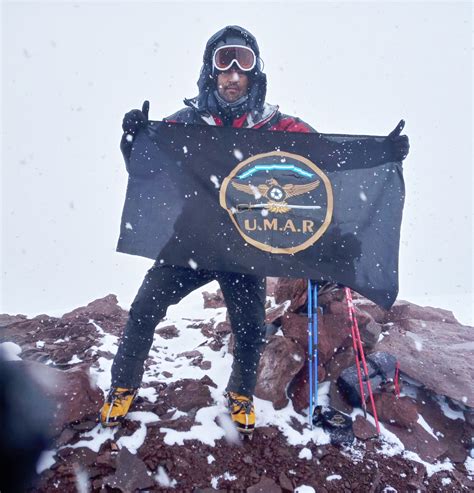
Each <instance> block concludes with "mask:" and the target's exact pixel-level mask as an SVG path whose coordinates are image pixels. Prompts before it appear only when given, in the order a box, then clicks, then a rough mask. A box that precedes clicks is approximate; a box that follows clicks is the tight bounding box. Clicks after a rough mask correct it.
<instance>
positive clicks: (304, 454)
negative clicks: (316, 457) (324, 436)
mask: <svg viewBox="0 0 474 493" xmlns="http://www.w3.org/2000/svg"><path fill="white" fill-rule="evenodd" d="M298 458H299V459H306V460H311V459H312V458H313V453H312V452H311V450H310V449H309V448H308V447H304V448H302V449H301V450H300V453H299V454H298Z"/></svg>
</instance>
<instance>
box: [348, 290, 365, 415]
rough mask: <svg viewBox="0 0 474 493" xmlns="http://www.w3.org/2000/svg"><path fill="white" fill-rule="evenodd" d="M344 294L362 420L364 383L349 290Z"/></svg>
mask: <svg viewBox="0 0 474 493" xmlns="http://www.w3.org/2000/svg"><path fill="white" fill-rule="evenodd" d="M345 294H346V302H347V309H348V312H349V320H350V322H351V336H352V348H353V349H354V357H355V362H356V368H357V378H358V380H359V390H360V399H361V401H362V409H363V410H364V418H366V419H367V405H366V403H365V391H364V383H363V381H362V372H361V369H360V358H359V349H358V347H357V341H356V334H355V329H354V320H353V314H352V310H351V304H352V296H351V291H350V289H349V288H345Z"/></svg>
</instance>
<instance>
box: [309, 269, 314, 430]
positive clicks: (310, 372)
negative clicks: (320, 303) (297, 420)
mask: <svg viewBox="0 0 474 493" xmlns="http://www.w3.org/2000/svg"><path fill="white" fill-rule="evenodd" d="M308 360H309V361H308V364H309V425H310V427H311V429H313V297H312V286H311V279H308Z"/></svg>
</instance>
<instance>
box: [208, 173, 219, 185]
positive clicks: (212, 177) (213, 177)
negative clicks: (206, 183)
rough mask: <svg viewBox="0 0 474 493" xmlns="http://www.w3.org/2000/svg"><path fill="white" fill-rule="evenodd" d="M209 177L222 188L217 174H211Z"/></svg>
mask: <svg viewBox="0 0 474 493" xmlns="http://www.w3.org/2000/svg"><path fill="white" fill-rule="evenodd" d="M209 179H210V180H211V181H212V183H214V186H215V187H216V188H221V184H220V183H219V179H218V178H217V176H215V175H211V176H210V178H209Z"/></svg>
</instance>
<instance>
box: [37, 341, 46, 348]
mask: <svg viewBox="0 0 474 493" xmlns="http://www.w3.org/2000/svg"><path fill="white" fill-rule="evenodd" d="M44 344H45V342H44V341H36V347H37V348H38V349H42V348H44Z"/></svg>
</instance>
